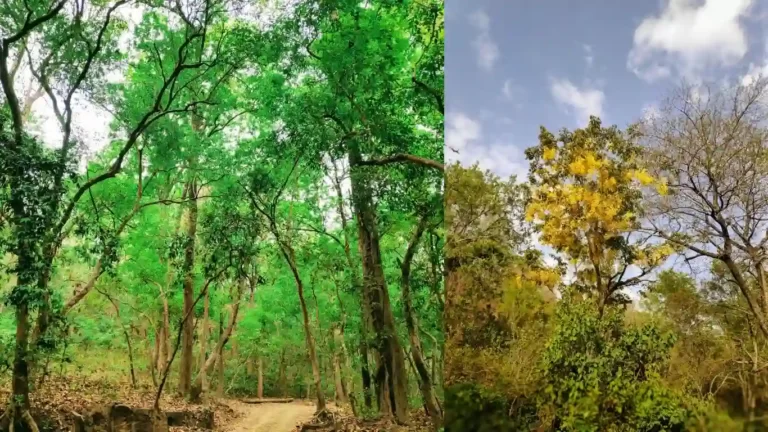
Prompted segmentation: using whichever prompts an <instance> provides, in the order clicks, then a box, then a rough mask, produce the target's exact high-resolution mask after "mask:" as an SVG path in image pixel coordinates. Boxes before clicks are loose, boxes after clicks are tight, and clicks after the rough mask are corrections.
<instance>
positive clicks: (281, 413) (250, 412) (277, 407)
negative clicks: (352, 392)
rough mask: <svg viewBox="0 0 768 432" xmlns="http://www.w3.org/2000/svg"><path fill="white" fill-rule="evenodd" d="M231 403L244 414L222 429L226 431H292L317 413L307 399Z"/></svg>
mask: <svg viewBox="0 0 768 432" xmlns="http://www.w3.org/2000/svg"><path fill="white" fill-rule="evenodd" d="M229 405H230V406H231V407H232V409H234V410H235V411H238V412H240V413H242V416H241V417H240V418H238V419H237V420H236V421H235V422H233V423H232V424H229V425H226V426H225V427H224V428H222V429H221V430H223V431H226V432H292V431H295V430H296V425H297V424H299V423H303V422H306V421H308V420H310V419H311V418H312V415H313V414H314V413H315V405H314V404H312V403H310V402H306V401H295V402H291V403H265V404H257V405H251V404H244V403H241V402H233V403H231V404H229Z"/></svg>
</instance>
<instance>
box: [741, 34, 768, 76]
mask: <svg viewBox="0 0 768 432" xmlns="http://www.w3.org/2000/svg"><path fill="white" fill-rule="evenodd" d="M763 49H764V51H763V64H754V63H750V65H749V70H748V71H747V73H745V74H744V75H743V76H742V77H741V84H742V85H749V84H751V83H753V82H754V81H755V80H756V79H758V78H768V36H767V37H766V38H765V42H764V48H763Z"/></svg>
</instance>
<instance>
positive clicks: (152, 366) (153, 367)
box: [149, 323, 162, 387]
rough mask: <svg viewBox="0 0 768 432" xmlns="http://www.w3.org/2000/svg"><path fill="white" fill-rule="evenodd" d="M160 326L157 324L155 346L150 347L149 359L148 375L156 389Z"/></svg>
mask: <svg viewBox="0 0 768 432" xmlns="http://www.w3.org/2000/svg"><path fill="white" fill-rule="evenodd" d="M161 328H162V324H160V323H158V327H157V328H156V329H155V344H154V346H153V347H152V353H151V357H150V359H149V373H150V375H151V376H152V384H154V385H155V387H157V384H158V383H157V364H158V363H159V362H160V331H161V330H160V329H161Z"/></svg>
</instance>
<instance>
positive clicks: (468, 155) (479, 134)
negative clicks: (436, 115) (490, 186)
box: [445, 112, 528, 179]
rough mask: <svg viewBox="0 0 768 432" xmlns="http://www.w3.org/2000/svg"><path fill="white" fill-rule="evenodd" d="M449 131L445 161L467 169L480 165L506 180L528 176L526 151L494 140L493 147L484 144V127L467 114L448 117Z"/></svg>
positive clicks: (446, 133)
mask: <svg viewBox="0 0 768 432" xmlns="http://www.w3.org/2000/svg"><path fill="white" fill-rule="evenodd" d="M445 124H446V127H445V146H446V150H445V160H446V162H448V163H452V162H459V163H461V164H462V165H464V166H471V165H473V164H475V163H477V164H478V165H479V166H480V168H481V169H483V170H491V171H492V172H494V173H495V174H496V175H498V176H500V177H502V178H506V177H509V176H510V175H512V174H517V176H518V178H519V179H522V178H523V177H525V175H526V174H527V172H528V163H527V162H526V161H525V156H524V154H523V151H522V150H520V149H519V148H518V147H516V146H514V145H512V144H509V143H507V142H506V141H500V140H494V141H492V143H491V144H490V145H486V144H484V143H483V142H481V139H483V138H484V136H483V127H482V123H481V122H480V121H478V120H475V119H473V118H471V117H469V116H467V115H466V114H464V113H461V112H455V113H448V115H447V116H446V123H445Z"/></svg>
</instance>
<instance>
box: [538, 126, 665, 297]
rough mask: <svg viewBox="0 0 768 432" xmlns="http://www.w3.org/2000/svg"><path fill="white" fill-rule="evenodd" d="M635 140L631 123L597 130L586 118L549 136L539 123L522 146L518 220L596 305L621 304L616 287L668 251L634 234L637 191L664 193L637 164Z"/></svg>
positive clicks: (632, 281)
mask: <svg viewBox="0 0 768 432" xmlns="http://www.w3.org/2000/svg"><path fill="white" fill-rule="evenodd" d="M636 139H637V133H636V131H635V130H634V129H633V128H629V129H628V130H627V131H626V132H623V131H620V130H619V129H618V128H617V127H615V126H613V127H610V128H604V127H602V125H601V122H600V119H598V118H597V117H594V116H593V117H591V118H590V121H589V124H588V125H587V127H586V128H583V129H577V130H575V131H573V132H571V131H568V130H563V131H562V132H561V133H560V134H559V135H558V136H557V137H555V135H553V134H552V133H551V132H549V131H548V130H546V129H545V128H543V127H542V129H541V133H540V135H539V145H537V146H535V147H532V148H529V149H527V150H526V157H527V158H528V160H529V161H530V164H531V165H530V173H529V181H530V183H531V188H532V189H531V199H530V201H529V203H528V205H527V207H526V219H527V220H528V221H530V222H532V223H533V224H534V226H535V227H536V229H537V231H538V233H539V235H540V240H541V242H542V243H544V244H547V245H549V246H551V247H552V248H554V249H555V250H556V251H558V252H560V253H562V254H563V255H565V256H566V257H567V258H568V259H569V260H570V263H571V264H572V265H574V266H575V267H576V275H577V277H578V283H577V284H576V285H577V287H580V288H582V289H584V290H585V291H586V292H588V293H590V294H593V295H596V296H597V301H598V305H599V307H600V309H601V310H602V309H603V308H604V306H605V305H606V304H609V303H616V302H626V301H627V300H628V299H627V297H626V296H625V295H623V294H622V293H621V292H620V290H621V289H622V288H626V287H629V286H632V285H636V284H638V283H640V282H642V281H643V280H644V277H645V276H646V275H647V274H648V273H649V272H650V271H652V270H653V269H654V268H655V267H657V266H659V265H660V264H661V263H663V262H664V260H666V258H667V257H668V256H669V255H670V254H672V253H673V252H674V249H673V247H672V246H671V245H670V244H669V243H661V244H659V243H655V244H654V243H649V242H648V240H649V238H642V237H640V235H639V233H638V228H639V224H638V217H639V216H640V213H641V209H640V201H641V198H642V195H643V189H644V188H649V187H654V188H656V189H657V190H658V191H659V192H660V193H664V192H665V190H666V185H665V183H664V181H662V180H659V179H655V178H653V177H652V176H651V175H650V174H649V173H648V172H647V171H646V170H645V169H644V168H643V167H642V166H641V162H640V148H639V147H638V146H637V145H636V144H635V143H634V141H635V140H636ZM633 267H634V269H632V268H633ZM630 275H632V276H631V277H630Z"/></svg>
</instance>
